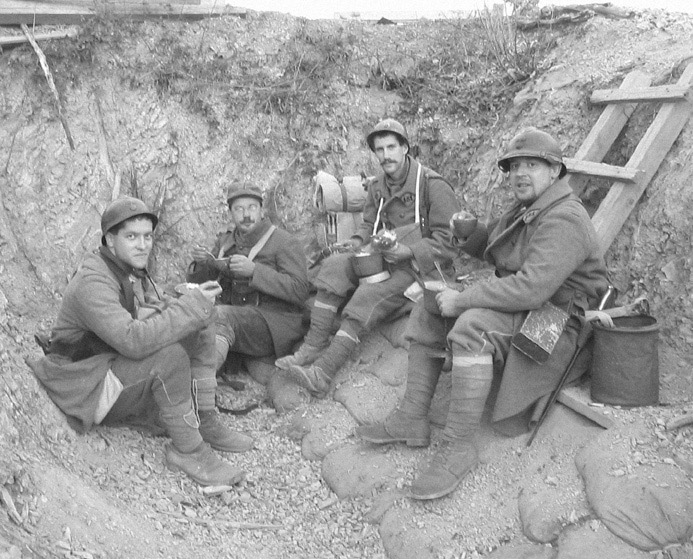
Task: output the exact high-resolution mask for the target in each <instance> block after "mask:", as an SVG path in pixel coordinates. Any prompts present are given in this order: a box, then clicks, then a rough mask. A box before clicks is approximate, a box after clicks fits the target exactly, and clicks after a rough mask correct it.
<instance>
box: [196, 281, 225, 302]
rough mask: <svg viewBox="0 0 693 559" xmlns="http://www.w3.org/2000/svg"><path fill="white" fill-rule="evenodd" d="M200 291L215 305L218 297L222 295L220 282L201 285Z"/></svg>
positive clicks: (208, 282) (207, 282)
mask: <svg viewBox="0 0 693 559" xmlns="http://www.w3.org/2000/svg"><path fill="white" fill-rule="evenodd" d="M198 289H199V290H200V291H202V295H204V296H205V297H206V298H207V300H208V301H210V302H212V303H214V301H215V300H216V298H217V296H219V295H221V285H219V282H218V281H206V282H204V283H201V284H200V286H199V287H198Z"/></svg>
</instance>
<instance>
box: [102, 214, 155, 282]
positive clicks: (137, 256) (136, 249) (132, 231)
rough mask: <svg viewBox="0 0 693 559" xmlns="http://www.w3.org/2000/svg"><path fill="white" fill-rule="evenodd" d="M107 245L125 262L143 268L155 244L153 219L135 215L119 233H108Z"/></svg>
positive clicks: (139, 268)
mask: <svg viewBox="0 0 693 559" xmlns="http://www.w3.org/2000/svg"><path fill="white" fill-rule="evenodd" d="M106 246H107V247H108V248H109V249H110V250H111V252H112V253H113V254H115V256H116V258H118V259H119V260H121V261H122V262H124V263H125V264H128V265H130V266H132V267H133V268H134V269H135V270H143V269H144V268H146V267H147V261H148V260H149V253H150V252H151V251H152V247H153V246H154V228H153V227H152V222H151V220H150V219H148V218H146V217H142V218H137V217H135V218H133V219H130V220H128V221H126V222H125V223H124V224H123V226H122V227H121V228H120V230H119V231H118V232H117V233H115V234H114V233H106Z"/></svg>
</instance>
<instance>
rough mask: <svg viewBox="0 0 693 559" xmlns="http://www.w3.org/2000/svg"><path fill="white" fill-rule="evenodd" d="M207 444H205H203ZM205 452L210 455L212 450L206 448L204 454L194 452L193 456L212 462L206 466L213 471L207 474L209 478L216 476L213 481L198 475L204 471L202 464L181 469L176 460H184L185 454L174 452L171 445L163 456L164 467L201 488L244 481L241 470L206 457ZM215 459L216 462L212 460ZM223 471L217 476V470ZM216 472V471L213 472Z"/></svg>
mask: <svg viewBox="0 0 693 559" xmlns="http://www.w3.org/2000/svg"><path fill="white" fill-rule="evenodd" d="M203 444H207V443H203ZM207 452H209V453H211V452H212V450H211V448H209V446H207V449H206V451H204V452H199V453H198V452H196V453H195V455H196V456H198V457H200V458H203V459H206V460H208V461H213V462H215V463H216V464H214V465H212V464H207V465H208V466H210V465H211V466H213V471H212V472H207V473H208V475H209V476H213V475H215V474H216V475H217V476H218V477H216V478H215V479H210V477H207V478H205V477H201V476H200V474H201V473H202V472H203V470H204V466H205V464H203V463H202V462H201V461H199V462H197V463H192V464H190V465H189V466H194V467H189V468H188V469H186V468H185V467H183V465H182V464H179V463H177V462H176V459H177V458H178V457H180V458H181V459H185V456H186V455H185V454H182V453H180V452H178V451H176V450H175V449H174V448H173V447H172V446H171V445H168V446H167V447H166V456H165V460H164V462H165V464H166V467H167V468H168V469H169V470H171V471H172V472H181V473H183V474H185V475H186V476H188V477H189V478H190V479H192V480H193V481H194V482H195V483H198V484H199V485H202V486H209V485H236V484H237V483H240V482H241V481H243V479H245V472H244V471H243V470H240V469H238V468H234V467H233V466H231V464H229V463H227V462H223V461H222V460H221V459H219V458H218V457H211V459H210V457H209V456H208V455H207ZM214 458H216V460H214ZM220 469H221V470H225V472H222V475H219V474H220V472H219V471H218V470H220ZM214 470H216V471H214Z"/></svg>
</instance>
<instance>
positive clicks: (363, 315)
mask: <svg viewBox="0 0 693 559" xmlns="http://www.w3.org/2000/svg"><path fill="white" fill-rule="evenodd" d="M366 142H367V144H368V147H369V148H370V150H371V151H372V152H373V153H374V154H375V156H376V157H377V159H378V163H379V164H380V166H381V168H382V170H383V172H382V173H381V174H380V175H379V176H378V177H377V178H376V180H375V181H373V182H372V183H371V184H370V185H369V187H368V192H367V196H366V202H365V205H364V209H363V224H362V225H361V226H360V227H359V229H358V230H357V231H356V234H355V235H354V236H353V237H352V239H351V241H350V245H351V246H352V248H354V249H361V248H364V247H366V248H367V247H368V245H369V242H370V239H371V235H372V233H373V231H374V229H377V230H379V231H383V230H387V231H389V232H394V233H395V234H396V238H397V243H396V245H395V246H393V247H391V248H389V249H384V250H382V251H381V252H382V254H383V256H384V258H385V260H386V261H387V262H388V267H389V278H388V279H385V280H384V281H381V282H373V283H368V282H367V283H360V282H359V278H358V277H357V276H356V274H355V272H354V270H353V267H352V264H351V261H350V255H349V254H334V255H332V256H330V257H329V258H327V259H326V260H325V261H324V263H323V265H322V268H321V270H320V272H319V274H318V276H317V278H316V280H315V281H314V283H315V285H316V287H317V296H316V299H315V302H314V304H313V308H312V310H311V323H310V329H309V331H308V334H307V335H306V337H305V339H304V342H303V345H302V346H301V347H300V348H299V350H298V351H297V352H296V353H295V354H293V355H290V356H287V357H285V358H283V359H279V360H277V362H276V365H277V367H279V368H282V369H286V370H288V371H289V375H290V376H291V378H293V379H294V381H295V382H297V383H298V384H300V385H301V386H303V387H304V388H306V389H307V390H309V391H310V392H311V393H312V394H314V395H316V396H319V397H320V396H324V395H325V394H326V393H327V392H328V391H329V389H330V383H331V381H332V379H333V378H334V376H335V374H336V373H337V371H338V370H339V369H340V367H341V366H342V365H343V364H344V363H345V362H346V361H347V359H348V358H349V357H350V356H351V355H352V354H353V352H354V351H355V349H356V347H357V345H358V343H359V339H360V337H361V336H362V334H363V333H364V332H366V331H368V330H372V329H373V328H375V327H376V326H378V325H379V324H382V323H383V322H384V321H386V320H388V319H392V318H393V317H394V316H396V314H397V313H401V312H402V311H403V310H404V309H406V308H407V305H408V303H409V299H407V297H406V296H405V294H404V293H405V290H407V288H408V287H409V286H410V285H411V284H412V282H413V279H414V278H413V276H412V273H411V272H412V270H415V271H416V272H417V273H418V274H420V276H423V277H427V276H429V275H432V274H435V273H436V272H435V265H434V260H436V259H437V260H441V261H445V260H446V259H447V260H448V262H449V261H451V260H452V256H453V251H452V246H451V242H452V235H451V233H450V231H449V228H448V223H449V221H450V218H451V217H452V215H453V213H454V212H455V211H456V210H457V209H458V208H459V205H458V202H457V199H456V198H455V193H454V191H453V189H452V187H451V186H450V185H449V184H448V183H447V182H446V181H445V179H443V178H442V177H441V176H440V175H439V174H438V173H436V172H434V171H432V170H431V169H428V168H427V167H424V166H423V165H421V163H419V162H418V161H416V160H415V159H414V158H413V157H411V155H410V154H409V138H408V135H407V131H406V129H405V128H404V126H403V125H402V124H401V123H400V122H398V121H396V120H394V119H392V118H387V119H384V120H382V121H380V122H379V123H378V124H377V125H376V126H375V127H374V128H373V129H372V130H371V131H370V132H369V134H368V135H367V137H366ZM347 300H348V302H347V303H346V305H345V306H344V307H343V310H342V313H341V323H340V324H339V328H338V330H337V332H336V334H335V336H334V337H333V338H332V339H331V341H330V336H331V334H332V332H333V331H334V329H333V324H334V322H335V318H336V316H337V313H338V311H339V309H340V308H342V306H343V305H344V303H345V302H346V301H347Z"/></svg>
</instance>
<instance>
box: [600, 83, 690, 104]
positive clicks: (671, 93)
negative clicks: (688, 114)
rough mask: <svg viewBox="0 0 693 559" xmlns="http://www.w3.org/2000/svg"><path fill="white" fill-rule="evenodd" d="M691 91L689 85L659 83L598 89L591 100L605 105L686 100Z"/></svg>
mask: <svg viewBox="0 0 693 559" xmlns="http://www.w3.org/2000/svg"><path fill="white" fill-rule="evenodd" d="M690 92H691V88H690V86H687V85H659V86H655V87H637V88H632V89H597V90H595V91H594V92H593V93H592V97H590V102H591V103H593V104H594V105H604V104H608V103H639V102H643V101H644V102H647V101H655V102H675V101H686V100H688V98H689V96H690Z"/></svg>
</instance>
